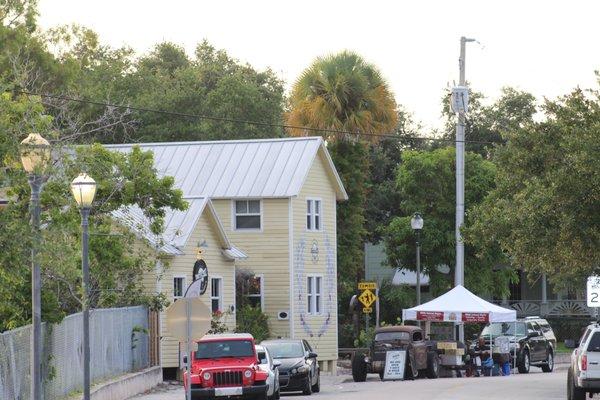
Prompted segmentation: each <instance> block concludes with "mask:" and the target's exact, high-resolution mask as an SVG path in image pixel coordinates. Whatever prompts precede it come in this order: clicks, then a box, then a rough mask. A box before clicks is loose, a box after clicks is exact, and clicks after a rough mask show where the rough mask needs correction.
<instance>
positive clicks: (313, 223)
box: [306, 199, 321, 231]
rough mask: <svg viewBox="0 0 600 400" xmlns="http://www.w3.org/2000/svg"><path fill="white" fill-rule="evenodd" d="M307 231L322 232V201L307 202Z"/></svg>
mask: <svg viewBox="0 0 600 400" xmlns="http://www.w3.org/2000/svg"><path fill="white" fill-rule="evenodd" d="M306 229H307V230H309V231H320V230H321V200H315V199H309V200H306Z"/></svg>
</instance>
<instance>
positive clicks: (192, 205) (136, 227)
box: [112, 198, 247, 260]
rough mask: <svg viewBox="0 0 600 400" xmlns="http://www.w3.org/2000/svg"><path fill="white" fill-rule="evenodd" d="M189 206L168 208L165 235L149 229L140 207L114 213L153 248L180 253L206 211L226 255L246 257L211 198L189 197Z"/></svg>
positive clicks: (129, 207)
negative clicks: (231, 238)
mask: <svg viewBox="0 0 600 400" xmlns="http://www.w3.org/2000/svg"><path fill="white" fill-rule="evenodd" d="M186 200H187V202H188V209H187V210H184V211H175V210H172V209H170V208H167V210H166V214H165V224H164V230H163V233H162V235H158V236H157V235H155V234H154V233H152V231H151V230H150V223H151V221H150V220H149V219H148V218H147V217H146V216H145V215H144V212H143V211H142V209H141V208H139V207H138V206H125V207H121V208H119V209H118V210H115V211H113V212H112V216H113V218H114V219H115V220H117V221H118V222H120V223H121V224H123V225H125V226H127V227H128V228H130V229H131V230H132V231H133V232H134V233H135V234H136V235H138V237H141V238H143V239H146V240H147V241H148V242H150V245H151V246H152V247H158V249H159V251H160V252H161V253H165V254H169V255H181V254H184V253H183V250H182V249H183V248H184V247H185V245H186V244H187V242H188V240H189V238H190V236H191V234H192V232H193V230H194V228H195V227H196V224H197V223H198V220H199V219H200V216H201V215H202V213H203V212H204V211H205V210H207V211H208V217H209V218H210V219H211V222H212V223H213V224H214V226H215V227H216V229H217V232H218V235H219V240H220V241H221V243H220V245H221V249H222V252H223V255H224V256H225V257H227V258H229V259H231V260H233V259H244V258H246V257H247V256H246V254H244V252H242V251H241V250H239V249H237V248H235V247H234V246H233V245H232V244H231V243H230V242H229V239H228V238H227V235H226V234H225V229H224V228H223V225H222V224H221V221H220V220H219V217H218V216H217V213H216V211H215V209H214V207H213V204H212V202H211V201H210V199H208V198H195V199H186Z"/></svg>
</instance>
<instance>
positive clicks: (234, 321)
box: [229, 264, 237, 326]
mask: <svg viewBox="0 0 600 400" xmlns="http://www.w3.org/2000/svg"><path fill="white" fill-rule="evenodd" d="M235 273H236V266H235V264H234V265H233V277H232V278H233V285H231V286H233V293H232V295H233V303H232V304H233V312H232V315H233V326H237V296H236V294H237V280H236V279H235V278H236V274H235ZM229 311H231V308H230V309H229Z"/></svg>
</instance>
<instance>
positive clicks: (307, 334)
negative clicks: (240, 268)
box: [290, 151, 338, 370]
mask: <svg viewBox="0 0 600 400" xmlns="http://www.w3.org/2000/svg"><path fill="white" fill-rule="evenodd" d="M323 157H324V155H323V154H322V152H321V151H319V152H318V153H317V156H316V157H315V160H314V162H313V164H312V166H311V168H310V171H309V173H308V175H307V178H306V180H305V182H304V185H303V186H302V189H301V191H300V194H299V196H297V197H294V198H293V199H292V201H293V204H292V210H293V218H294V223H293V225H294V232H293V251H294V255H293V264H294V265H293V268H291V269H290V273H292V274H293V282H294V291H293V294H294V299H295V301H294V312H293V314H292V315H293V318H294V321H293V326H294V337H295V338H298V339H299V338H302V339H307V340H308V341H309V343H311V345H312V346H313V348H314V350H315V351H316V352H317V353H318V355H319V360H321V361H329V363H326V364H325V365H324V367H325V370H330V369H332V368H335V367H334V365H333V364H334V360H337V355H338V354H337V351H338V331H337V254H336V249H337V243H336V193H335V190H334V186H333V182H332V180H331V179H332V177H331V175H330V174H329V173H328V172H327V171H328V168H327V166H326V163H325V160H324V159H323ZM308 199H319V200H321V207H322V212H321V220H322V222H321V225H322V227H321V230H320V231H308V230H307V229H306V213H307V205H306V202H307V200H308ZM317 251H318V253H317ZM308 275H318V276H322V289H321V293H322V301H321V302H322V312H321V315H308V313H307V311H308V310H307V300H306V294H307V288H306V286H307V277H308Z"/></svg>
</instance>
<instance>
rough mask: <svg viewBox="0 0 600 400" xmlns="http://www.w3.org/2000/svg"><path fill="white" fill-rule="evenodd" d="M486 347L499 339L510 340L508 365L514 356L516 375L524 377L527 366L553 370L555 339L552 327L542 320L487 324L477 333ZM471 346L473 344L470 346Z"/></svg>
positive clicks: (532, 318) (532, 319) (530, 318)
mask: <svg viewBox="0 0 600 400" xmlns="http://www.w3.org/2000/svg"><path fill="white" fill-rule="evenodd" d="M479 336H480V337H482V338H483V339H484V340H485V343H486V344H487V345H488V346H489V345H490V338H491V340H492V341H495V340H496V338H498V337H500V336H506V337H508V338H509V340H510V347H509V349H510V362H511V364H512V363H513V359H514V357H515V355H516V364H517V368H518V370H519V372H520V373H522V374H527V373H529V370H530V368H531V366H534V367H540V368H541V369H542V371H544V372H552V370H553V369H554V354H555V351H556V336H555V335H554V331H553V330H552V327H551V326H550V324H549V323H548V321H546V320H545V319H543V318H539V317H528V318H525V319H520V320H518V321H517V322H496V323H492V324H488V325H487V326H486V327H485V328H483V330H482V331H481V333H480V334H479ZM473 345H474V344H473Z"/></svg>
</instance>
